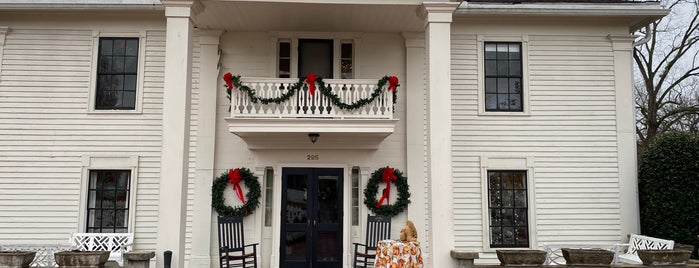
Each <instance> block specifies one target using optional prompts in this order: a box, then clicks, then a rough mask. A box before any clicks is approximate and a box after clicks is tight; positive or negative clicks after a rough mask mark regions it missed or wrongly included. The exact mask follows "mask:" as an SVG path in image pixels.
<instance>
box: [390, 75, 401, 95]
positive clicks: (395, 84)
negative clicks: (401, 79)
mask: <svg viewBox="0 0 699 268" xmlns="http://www.w3.org/2000/svg"><path fill="white" fill-rule="evenodd" d="M398 86H399V85H398V77H395V76H389V77H388V90H390V91H393V92H396V87H398Z"/></svg>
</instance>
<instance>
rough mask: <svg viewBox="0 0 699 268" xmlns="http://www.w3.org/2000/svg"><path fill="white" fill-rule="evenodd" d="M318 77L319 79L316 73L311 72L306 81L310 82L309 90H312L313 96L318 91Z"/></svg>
mask: <svg viewBox="0 0 699 268" xmlns="http://www.w3.org/2000/svg"><path fill="white" fill-rule="evenodd" d="M316 79H318V76H316V75H315V74H312V73H309V74H307V75H306V83H308V90H310V91H311V96H313V95H314V94H315V93H316Z"/></svg>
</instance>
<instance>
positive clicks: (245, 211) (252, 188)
mask: <svg viewBox="0 0 699 268" xmlns="http://www.w3.org/2000/svg"><path fill="white" fill-rule="evenodd" d="M239 171H240V176H241V181H242V182H244V183H245V186H246V187H247V188H248V193H247V194H245V198H246V199H247V202H244V203H243V205H242V206H237V207H231V206H228V205H226V204H225V203H226V199H225V198H224V197H223V191H224V190H225V189H226V186H228V184H229V182H228V181H229V180H230V177H229V175H228V174H229V173H226V172H224V173H222V174H221V176H219V177H218V178H216V179H215V180H214V184H213V186H211V207H213V208H214V209H215V210H216V212H218V215H220V216H226V217H230V216H243V217H245V216H247V215H250V214H252V212H253V211H255V209H256V208H257V206H259V205H260V196H261V191H260V182H259V181H258V178H257V176H255V175H253V174H252V172H250V170H248V169H247V168H240V169H239Z"/></svg>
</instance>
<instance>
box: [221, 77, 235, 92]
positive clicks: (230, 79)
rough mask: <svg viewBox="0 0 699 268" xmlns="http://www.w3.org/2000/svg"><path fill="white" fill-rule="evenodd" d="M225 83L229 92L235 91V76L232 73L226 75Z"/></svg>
mask: <svg viewBox="0 0 699 268" xmlns="http://www.w3.org/2000/svg"><path fill="white" fill-rule="evenodd" d="M223 81H226V86H228V90H231V89H233V75H232V74H231V73H226V74H224V75H223Z"/></svg>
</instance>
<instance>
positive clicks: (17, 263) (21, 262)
mask: <svg viewBox="0 0 699 268" xmlns="http://www.w3.org/2000/svg"><path fill="white" fill-rule="evenodd" d="M34 256H36V251H19V250H16V251H0V267H8V268H25V267H29V264H31V263H32V261H33V260H34Z"/></svg>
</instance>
